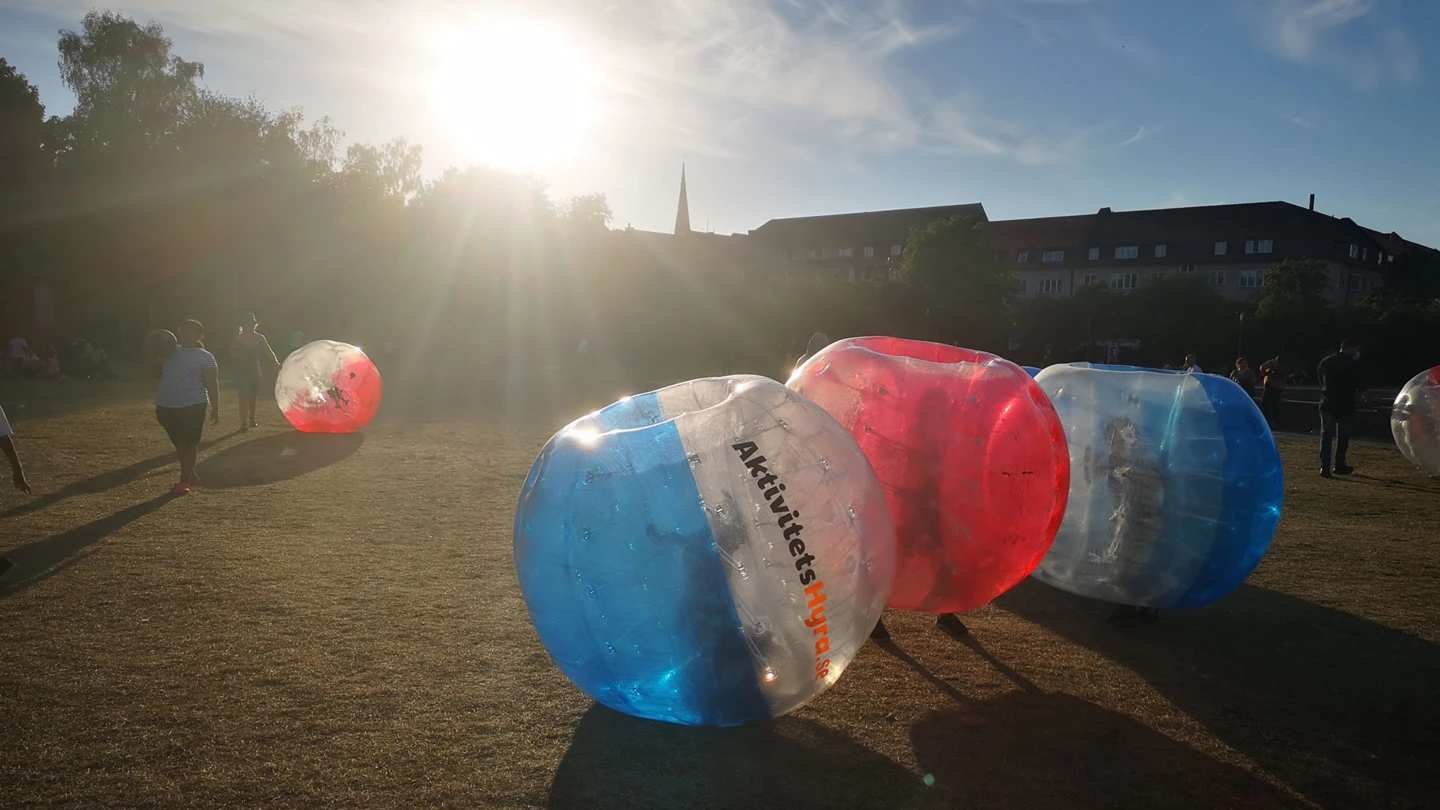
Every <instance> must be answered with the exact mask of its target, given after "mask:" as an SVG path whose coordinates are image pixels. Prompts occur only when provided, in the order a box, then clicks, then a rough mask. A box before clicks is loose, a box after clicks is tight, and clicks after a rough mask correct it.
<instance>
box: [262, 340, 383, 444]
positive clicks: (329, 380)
mask: <svg viewBox="0 0 1440 810" xmlns="http://www.w3.org/2000/svg"><path fill="white" fill-rule="evenodd" d="M383 391H384V386H383V384H382V383H381V381H380V370H379V369H377V368H375V364H374V363H372V362H371V361H370V358H369V357H367V356H366V355H365V352H363V351H361V350H360V349H359V347H357V346H351V345H350V344H348V343H339V342H336V341H333V340H317V341H314V342H313V343H308V344H306V345H304V346H302V347H300V348H299V349H296V350H295V351H294V352H291V354H290V356H289V357H287V358H285V362H284V364H283V365H281V366H280V373H279V374H278V375H276V377H275V404H277V405H279V406H280V411H281V412H282V413H284V414H285V419H286V420H287V421H289V422H290V424H291V425H292V426H294V428H295V429H296V430H299V431H301V432H303V433H353V432H355V431H357V430H359V429H360V428H363V427H365V425H367V424H369V423H370V420H371V419H372V418H374V416H375V412H376V411H378V410H379V409H380V397H381V395H382V393H383Z"/></svg>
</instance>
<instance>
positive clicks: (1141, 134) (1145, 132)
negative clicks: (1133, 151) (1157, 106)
mask: <svg viewBox="0 0 1440 810" xmlns="http://www.w3.org/2000/svg"><path fill="white" fill-rule="evenodd" d="M1165 126H1166V125H1165V124H1164V123H1163V122H1162V123H1159V124H1154V125H1152V126H1149V127H1147V126H1145V125H1144V124H1141V125H1140V128H1139V129H1137V130H1135V134H1134V135H1131V136H1130V137H1128V138H1126V139H1125V140H1123V141H1121V142H1119V143H1117V144H1114V146H1113V148H1115V149H1119V148H1121V147H1124V146H1130V145H1131V144H1137V143H1139V142H1141V141H1143V140H1145V139H1147V138H1152V137H1154V136H1156V135H1159V134H1160V133H1162V132H1164V131H1165Z"/></svg>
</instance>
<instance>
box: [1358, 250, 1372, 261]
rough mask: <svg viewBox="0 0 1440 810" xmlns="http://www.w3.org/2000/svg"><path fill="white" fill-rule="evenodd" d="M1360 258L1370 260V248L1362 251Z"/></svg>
mask: <svg viewBox="0 0 1440 810" xmlns="http://www.w3.org/2000/svg"><path fill="white" fill-rule="evenodd" d="M1360 258H1361V259H1364V260H1369V258H1370V248H1368V247H1367V248H1365V249H1364V250H1361V251H1360Z"/></svg>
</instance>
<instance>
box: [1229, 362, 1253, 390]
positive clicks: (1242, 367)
mask: <svg viewBox="0 0 1440 810" xmlns="http://www.w3.org/2000/svg"><path fill="white" fill-rule="evenodd" d="M1230 379H1231V380H1234V381H1235V384H1236V385H1239V386H1240V387H1241V388H1243V389H1245V395H1246V396H1248V397H1250V398H1251V399H1254V398H1255V382H1256V380H1255V370H1254V369H1252V368H1250V361H1249V360H1247V359H1245V358H1244V357H1242V358H1240V359H1239V360H1236V361H1235V370H1234V371H1232V372H1230Z"/></svg>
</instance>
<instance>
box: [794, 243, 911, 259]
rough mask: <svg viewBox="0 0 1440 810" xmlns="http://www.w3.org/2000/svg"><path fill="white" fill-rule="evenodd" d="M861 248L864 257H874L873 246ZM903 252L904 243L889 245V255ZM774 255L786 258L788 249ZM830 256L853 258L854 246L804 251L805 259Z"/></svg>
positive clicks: (827, 257)
mask: <svg viewBox="0 0 1440 810" xmlns="http://www.w3.org/2000/svg"><path fill="white" fill-rule="evenodd" d="M861 250H862V251H863V255H864V256H865V258H867V259H870V258H874V256H875V248H874V247H873V246H866V247H863V248H861ZM904 252H905V246H904V245H891V246H890V255H891V256H899V255H900V254H902V253H904ZM776 255H777V256H778V257H779V258H781V259H788V258H790V251H788V250H782V251H780V252H779V253H778V254H776ZM796 255H797V256H798V255H799V253H798V252H797V253H796ZM831 257H839V258H841V259H853V258H855V248H848V247H847V248H835V249H834V252H832V251H831V249H830V248H828V247H818V248H810V249H809V250H808V251H806V253H805V258H807V259H829V258H831Z"/></svg>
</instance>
